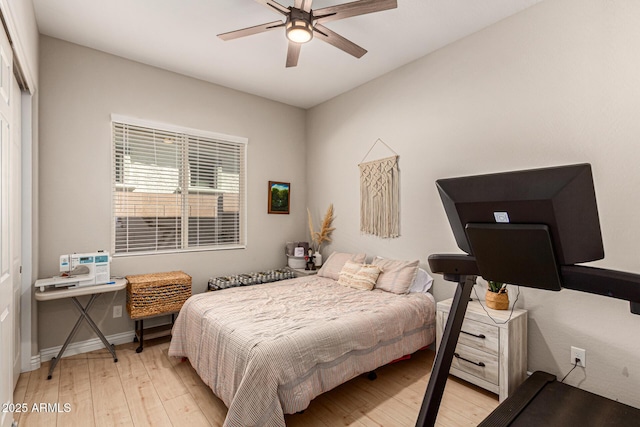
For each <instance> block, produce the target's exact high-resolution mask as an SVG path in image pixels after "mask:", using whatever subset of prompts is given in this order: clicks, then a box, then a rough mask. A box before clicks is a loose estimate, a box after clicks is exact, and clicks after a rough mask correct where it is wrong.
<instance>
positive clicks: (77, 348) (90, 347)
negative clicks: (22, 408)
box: [38, 331, 135, 367]
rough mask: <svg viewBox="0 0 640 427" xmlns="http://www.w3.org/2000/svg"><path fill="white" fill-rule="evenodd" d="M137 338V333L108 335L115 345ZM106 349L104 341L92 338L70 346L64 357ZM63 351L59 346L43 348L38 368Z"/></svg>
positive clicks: (108, 338) (110, 341) (108, 339)
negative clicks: (41, 363) (42, 362)
mask: <svg viewBox="0 0 640 427" xmlns="http://www.w3.org/2000/svg"><path fill="white" fill-rule="evenodd" d="M134 336H135V332H133V331H131V332H122V333H120V334H115V335H107V336H106V338H107V341H109V343H111V344H114V345H119V344H126V343H130V342H132V341H133V337H134ZM101 348H104V344H102V340H100V338H98V337H96V338H92V339H90V340H86V341H81V342H74V343H71V344H69V346H68V347H67V348H66V350H65V351H64V355H63V356H73V355H74V354H81V353H88V352H90V351H95V350H100V349H101ZM61 349H62V346H61V345H59V346H57V347H49V348H43V349H42V350H40V357H39V360H38V367H39V366H40V361H41V360H42V361H47V360H51V359H52V358H54V357H57V356H58V353H59V352H60V350H61Z"/></svg>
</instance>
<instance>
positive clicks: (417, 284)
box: [409, 268, 433, 294]
mask: <svg viewBox="0 0 640 427" xmlns="http://www.w3.org/2000/svg"><path fill="white" fill-rule="evenodd" d="M431 285H433V277H431V276H430V275H429V273H427V272H426V271H425V270H423V269H422V268H418V272H417V273H416V278H415V280H414V281H413V283H412V284H411V286H410V287H409V293H412V292H422V293H423V294H426V293H427V292H429V289H431Z"/></svg>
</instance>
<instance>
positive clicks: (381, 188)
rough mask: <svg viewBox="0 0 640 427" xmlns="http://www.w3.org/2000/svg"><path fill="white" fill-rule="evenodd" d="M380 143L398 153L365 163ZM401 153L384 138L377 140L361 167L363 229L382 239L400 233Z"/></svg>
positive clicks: (361, 219) (362, 230) (361, 227)
mask: <svg viewBox="0 0 640 427" xmlns="http://www.w3.org/2000/svg"><path fill="white" fill-rule="evenodd" d="M378 142H380V143H382V144H384V145H385V146H386V147H387V148H388V149H389V150H391V152H393V154H394V156H392V157H387V158H383V159H379V160H373V161H370V162H366V163H364V160H365V159H366V158H367V156H368V155H369V153H370V152H371V150H372V149H373V147H375V145H376V144H377V143H378ZM398 157H399V156H398V154H397V153H396V152H395V151H393V150H392V149H391V147H389V146H388V145H387V144H386V143H385V142H384V141H383V140H381V139H377V140H376V142H374V143H373V145H372V146H371V148H370V149H369V151H368V152H367V154H365V156H364V158H363V159H362V162H360V164H359V165H358V166H359V167H360V231H361V232H363V233H365V234H372V235H374V236H378V237H382V238H392V237H398V236H399V235H400V175H399V170H398Z"/></svg>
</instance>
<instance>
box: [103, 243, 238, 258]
mask: <svg viewBox="0 0 640 427" xmlns="http://www.w3.org/2000/svg"><path fill="white" fill-rule="evenodd" d="M112 240H113V239H112ZM112 247H115V246H112ZM236 249H247V245H244V244H243V245H233V246H198V247H195V248H185V249H171V250H162V251H145V252H142V251H140V252H125V253H119V254H117V253H115V250H113V251H112V253H111V258H125V257H130V256H146V255H165V254H181V253H186V252H206V251H231V250H236Z"/></svg>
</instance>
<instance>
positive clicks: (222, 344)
mask: <svg viewBox="0 0 640 427" xmlns="http://www.w3.org/2000/svg"><path fill="white" fill-rule="evenodd" d="M434 326H435V303H434V300H433V297H432V296H431V295H429V294H422V293H419V294H407V295H396V294H392V293H388V292H384V291H379V290H374V291H361V290H356V289H352V288H348V287H345V286H342V285H340V284H338V283H337V282H335V281H334V280H331V279H327V278H322V277H317V276H311V277H302V278H298V279H292V280H285V281H281V282H275V283H270V284H263V285H256V286H249V287H239V288H232V289H226V290H224V291H216V292H207V293H204V294H198V295H194V296H192V297H191V298H190V299H189V300H188V301H187V302H186V303H185V304H184V306H183V308H182V310H181V311H180V314H179V316H178V318H177V319H176V322H175V325H174V327H173V331H172V334H173V338H172V340H171V346H170V348H169V355H170V356H186V357H188V358H189V360H190V362H191V364H192V365H193V367H194V368H195V369H196V371H197V372H198V374H199V375H200V377H201V378H202V379H203V381H204V382H205V383H206V384H207V385H209V387H211V389H212V390H213V392H214V393H215V394H216V395H217V396H218V397H220V399H222V401H223V402H224V403H225V405H227V407H228V408H229V411H228V413H227V418H226V420H225V424H224V425H225V426H234V427H236V426H237V427H250V426H278V427H282V426H284V425H285V423H284V413H295V412H297V411H301V410H303V409H305V408H306V407H307V406H308V405H309V402H310V401H311V400H312V399H313V398H314V397H316V396H318V395H319V394H321V393H323V392H325V391H328V390H330V389H332V388H334V387H336V386H338V385H339V384H342V383H344V382H346V381H348V380H350V379H351V378H353V377H355V376H357V375H359V374H361V373H364V372H368V371H371V370H373V369H375V368H377V367H379V366H382V365H384V364H386V363H389V362H390V361H392V360H394V359H397V358H399V357H401V356H403V355H406V354H410V353H413V352H414V351H416V350H418V349H419V348H421V347H424V346H426V345H429V344H431V343H432V342H433V340H434V330H435V328H434Z"/></svg>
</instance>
